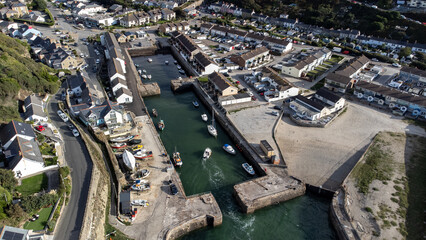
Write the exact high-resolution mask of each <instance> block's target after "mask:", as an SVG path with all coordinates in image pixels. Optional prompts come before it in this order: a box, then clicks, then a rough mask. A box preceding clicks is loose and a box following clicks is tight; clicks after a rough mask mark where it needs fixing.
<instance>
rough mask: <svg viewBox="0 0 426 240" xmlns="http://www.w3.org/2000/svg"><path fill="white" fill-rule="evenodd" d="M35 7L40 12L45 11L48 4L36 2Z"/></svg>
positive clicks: (41, 1) (40, 1)
mask: <svg viewBox="0 0 426 240" xmlns="http://www.w3.org/2000/svg"><path fill="white" fill-rule="evenodd" d="M34 6H35V8H36V9H38V10H40V11H44V9H46V8H47V3H46V1H44V0H34Z"/></svg>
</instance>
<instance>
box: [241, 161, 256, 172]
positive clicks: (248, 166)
mask: <svg viewBox="0 0 426 240" xmlns="http://www.w3.org/2000/svg"><path fill="white" fill-rule="evenodd" d="M242 166H243V168H244V170H246V172H247V173H248V174H250V175H254V174H255V172H254V169H253V167H252V166H251V165H250V164H248V163H243V164H242Z"/></svg>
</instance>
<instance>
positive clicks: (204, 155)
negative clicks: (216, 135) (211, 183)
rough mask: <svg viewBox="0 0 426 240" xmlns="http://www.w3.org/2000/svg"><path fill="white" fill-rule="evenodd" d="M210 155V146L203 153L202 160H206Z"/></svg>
mask: <svg viewBox="0 0 426 240" xmlns="http://www.w3.org/2000/svg"><path fill="white" fill-rule="evenodd" d="M211 155H212V150H211V149H210V148H206V149H205V150H204V154H203V160H207V159H209V158H210V156H211Z"/></svg>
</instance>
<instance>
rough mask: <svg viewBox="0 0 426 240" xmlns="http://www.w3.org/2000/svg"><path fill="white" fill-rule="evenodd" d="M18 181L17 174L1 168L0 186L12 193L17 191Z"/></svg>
mask: <svg viewBox="0 0 426 240" xmlns="http://www.w3.org/2000/svg"><path fill="white" fill-rule="evenodd" d="M16 184H18V181H17V180H16V178H15V173H14V172H13V171H12V170H8V169H3V168H0V186H2V187H4V188H5V189H6V190H8V191H9V192H11V191H12V190H14V189H15V186H16Z"/></svg>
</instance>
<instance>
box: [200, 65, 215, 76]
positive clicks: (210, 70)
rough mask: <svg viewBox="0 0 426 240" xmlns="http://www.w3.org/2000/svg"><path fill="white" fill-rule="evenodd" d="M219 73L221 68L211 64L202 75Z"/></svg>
mask: <svg viewBox="0 0 426 240" xmlns="http://www.w3.org/2000/svg"><path fill="white" fill-rule="evenodd" d="M217 71H219V66H218V65H216V64H210V65H208V66H207V67H205V69H204V72H202V73H201V75H208V74H211V73H213V72H217Z"/></svg>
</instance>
